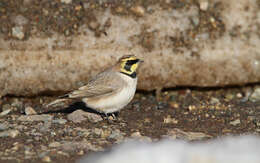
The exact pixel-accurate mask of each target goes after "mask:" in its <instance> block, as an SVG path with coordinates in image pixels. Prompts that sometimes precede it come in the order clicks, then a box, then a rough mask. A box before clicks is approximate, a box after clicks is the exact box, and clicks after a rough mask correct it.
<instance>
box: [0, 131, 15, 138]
mask: <svg viewBox="0 0 260 163" xmlns="http://www.w3.org/2000/svg"><path fill="white" fill-rule="evenodd" d="M19 134H20V132H19V131H18V130H8V131H3V132H0V137H11V138H15V137H16V136H18V135H19Z"/></svg>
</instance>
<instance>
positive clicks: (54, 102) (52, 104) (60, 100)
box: [45, 98, 68, 108]
mask: <svg viewBox="0 0 260 163" xmlns="http://www.w3.org/2000/svg"><path fill="white" fill-rule="evenodd" d="M67 100H68V98H61V99H57V100H55V101H52V102H51V103H48V104H47V105H45V106H46V107H47V108H48V107H50V106H55V105H57V104H59V103H61V102H64V101H67Z"/></svg>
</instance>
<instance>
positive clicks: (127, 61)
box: [118, 55, 143, 78]
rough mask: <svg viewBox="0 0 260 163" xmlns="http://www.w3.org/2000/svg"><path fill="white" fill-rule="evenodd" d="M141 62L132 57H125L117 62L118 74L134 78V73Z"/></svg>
mask: <svg viewBox="0 0 260 163" xmlns="http://www.w3.org/2000/svg"><path fill="white" fill-rule="evenodd" d="M141 62H143V61H142V60H141V59H138V58H137V57H136V56H134V55H125V56H123V57H121V58H120V59H119V61H118V63H119V65H120V72H121V73H123V74H126V75H128V76H130V77H132V78H135V77H136V71H137V68H138V66H139V64H140V63H141Z"/></svg>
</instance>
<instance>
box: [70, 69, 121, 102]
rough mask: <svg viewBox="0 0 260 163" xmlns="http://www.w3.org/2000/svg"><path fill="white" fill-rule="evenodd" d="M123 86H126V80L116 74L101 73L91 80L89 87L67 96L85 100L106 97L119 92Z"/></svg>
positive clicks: (86, 86) (111, 72) (81, 88)
mask: <svg viewBox="0 0 260 163" xmlns="http://www.w3.org/2000/svg"><path fill="white" fill-rule="evenodd" d="M122 84H125V83H124V80H123V79H121V78H120V76H119V75H118V74H116V72H113V71H110V72H106V73H101V74H99V75H97V76H96V77H95V78H93V79H92V80H90V81H89V83H88V84H87V85H85V86H82V87H80V88H79V89H78V90H75V91H73V92H71V93H69V94H67V97H68V98H85V97H97V96H101V95H106V94H110V93H113V92H115V91H118V90H119V89H120V88H121V86H122Z"/></svg>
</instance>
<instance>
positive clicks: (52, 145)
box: [49, 142, 61, 148]
mask: <svg viewBox="0 0 260 163" xmlns="http://www.w3.org/2000/svg"><path fill="white" fill-rule="evenodd" d="M59 146H61V144H60V143H59V142H52V143H50V144H49V147H51V148H57V147H59Z"/></svg>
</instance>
